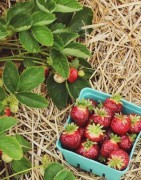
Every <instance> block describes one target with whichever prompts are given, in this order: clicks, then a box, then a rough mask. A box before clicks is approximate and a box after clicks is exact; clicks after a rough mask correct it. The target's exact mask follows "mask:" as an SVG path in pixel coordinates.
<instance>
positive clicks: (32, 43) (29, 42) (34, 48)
mask: <svg viewBox="0 0 141 180" xmlns="http://www.w3.org/2000/svg"><path fill="white" fill-rule="evenodd" d="M19 39H20V43H21V44H22V46H23V47H24V48H25V49H26V50H27V51H28V52H30V53H37V52H39V51H40V46H39V43H38V41H36V39H35V38H34V37H33V35H32V33H31V31H30V30H27V31H22V32H20V33H19Z"/></svg>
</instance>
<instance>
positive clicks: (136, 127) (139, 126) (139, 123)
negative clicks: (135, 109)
mask: <svg viewBox="0 0 141 180" xmlns="http://www.w3.org/2000/svg"><path fill="white" fill-rule="evenodd" d="M129 117H130V120H131V128H130V130H129V131H130V132H131V133H139V132H140V131H141V116H139V115H135V114H130V115H129Z"/></svg>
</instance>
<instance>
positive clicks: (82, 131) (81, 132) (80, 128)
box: [78, 127, 85, 138]
mask: <svg viewBox="0 0 141 180" xmlns="http://www.w3.org/2000/svg"><path fill="white" fill-rule="evenodd" d="M78 130H79V132H80V135H81V138H83V137H84V134H85V129H84V128H82V127H79V129H78Z"/></svg>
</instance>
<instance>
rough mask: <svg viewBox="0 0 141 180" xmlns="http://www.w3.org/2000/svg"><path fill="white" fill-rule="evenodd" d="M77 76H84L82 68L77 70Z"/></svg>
mask: <svg viewBox="0 0 141 180" xmlns="http://www.w3.org/2000/svg"><path fill="white" fill-rule="evenodd" d="M78 76H79V77H84V76H85V72H84V70H83V69H80V70H79V71H78Z"/></svg>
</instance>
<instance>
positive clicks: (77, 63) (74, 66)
mask: <svg viewBox="0 0 141 180" xmlns="http://www.w3.org/2000/svg"><path fill="white" fill-rule="evenodd" d="M70 67H73V68H75V69H78V67H79V60H78V59H77V58H76V59H74V60H72V61H71V62H70Z"/></svg>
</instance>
